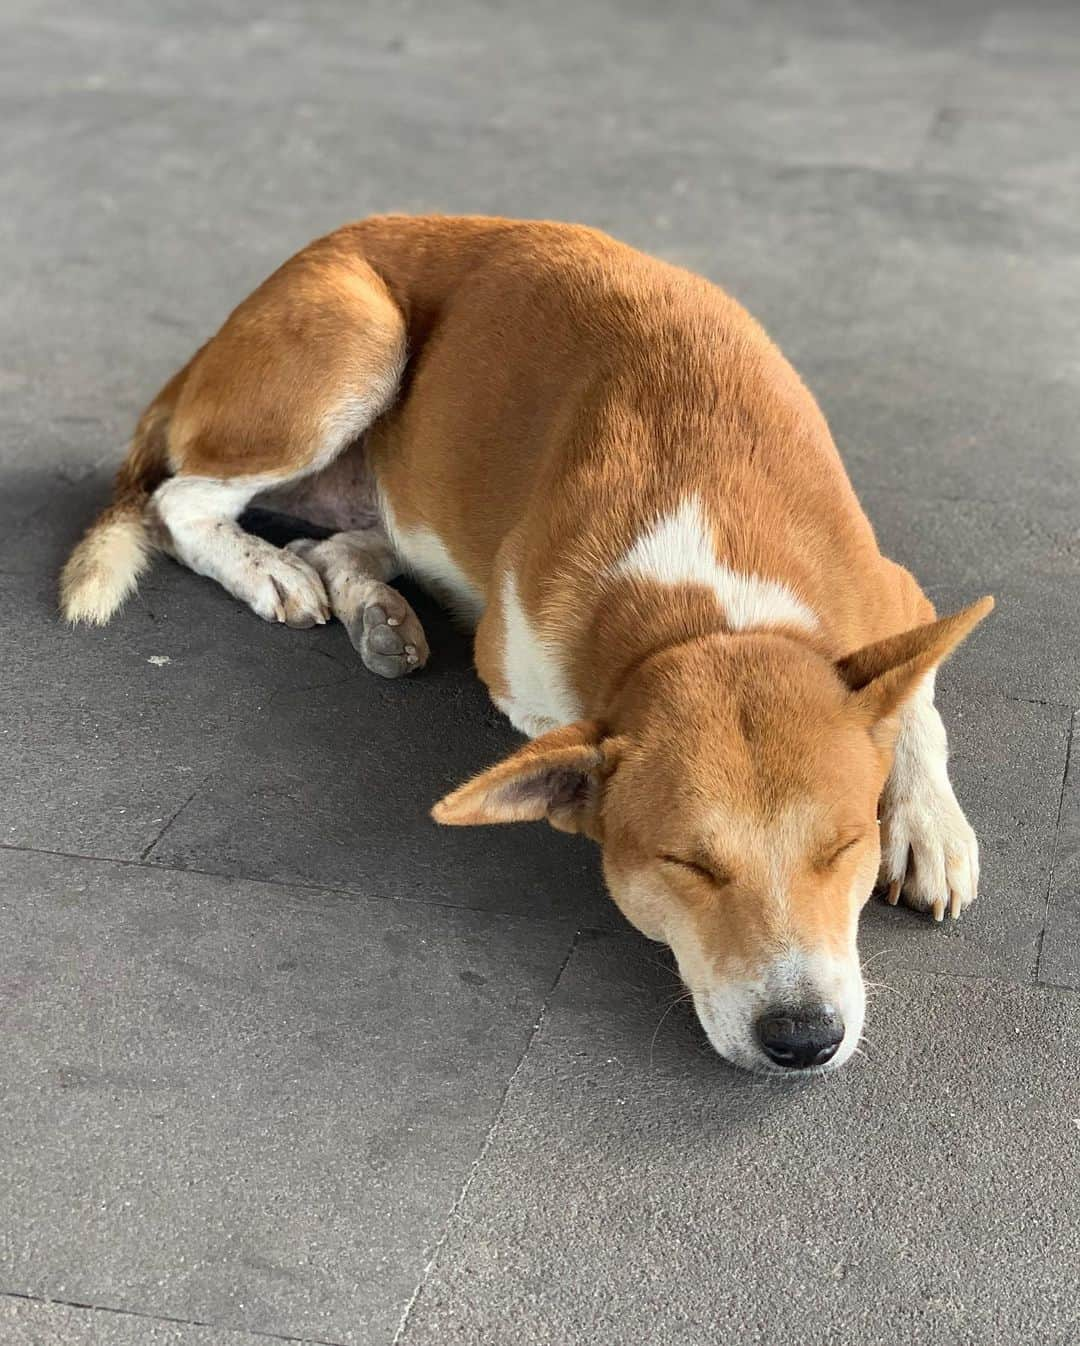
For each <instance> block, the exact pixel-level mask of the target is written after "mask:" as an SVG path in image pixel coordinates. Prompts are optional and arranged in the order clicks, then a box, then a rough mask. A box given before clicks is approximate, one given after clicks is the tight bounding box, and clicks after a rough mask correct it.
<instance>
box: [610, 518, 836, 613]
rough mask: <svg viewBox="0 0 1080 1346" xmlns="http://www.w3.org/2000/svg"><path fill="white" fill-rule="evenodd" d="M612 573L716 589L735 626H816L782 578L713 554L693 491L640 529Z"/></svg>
mask: <svg viewBox="0 0 1080 1346" xmlns="http://www.w3.org/2000/svg"><path fill="white" fill-rule="evenodd" d="M613 574H615V575H620V576H635V577H638V578H641V579H647V580H653V581H655V582H656V583H657V584H702V585H704V586H705V587H706V588H708V589H711V590H712V591H713V593H714V594H715V595H716V601H717V602H718V603H719V604H720V606H721V607H722V608H723V610H724V615H725V617H726V618H727V623H728V625H729V626H730V627H731V628H732V630H735V631H751V630H754V629H756V628H758V627H769V626H798V627H801V628H802V629H803V630H806V631H814V630H816V629H817V624H818V623H817V618H816V617H815V616H814V614H813V612H811V610H810V609H809V608H808V607H807V606H806V604H805V603H803V602H802V600H801V599H799V598H797V597H796V596H795V594H794V593H793V592H792V591H791V589H790V588H788V586H787V585H786V584H783V583H782V582H781V581H779V580H770V579H765V578H764V577H763V576H761V575H747V574H742V573H740V572H739V571H737V570H732V569H731V567H730V566H726V565H723V564H721V563H720V562H719V561H718V560H717V559H716V552H715V550H714V548H713V541H712V529H711V528H710V527H709V522H708V519H707V518H706V517H705V511H704V510H703V509H702V506H701V501H700V500H699V499H698V498H697V497H696V496H687V497H686V499H684V500H683V501H682V502H681V503H680V504H679V505H678V507H677V508H676V509H674V510H672V511H671V513H670V514H665V515H663V516H661V518H659V519H657V521H656V523H654V524H653V525H652V527H651V528H649V530H648V531H647V532H644V533H642V534H641V535H640V536H639V537H638V538H637V539H636V541H635V542H634V544H633V546H632V547H630V549H629V551H627V553H626V555H625V556H624V557H623V558H622V560H621V561H619V562H618V564H617V565H616V566H615V567H614V570H613Z"/></svg>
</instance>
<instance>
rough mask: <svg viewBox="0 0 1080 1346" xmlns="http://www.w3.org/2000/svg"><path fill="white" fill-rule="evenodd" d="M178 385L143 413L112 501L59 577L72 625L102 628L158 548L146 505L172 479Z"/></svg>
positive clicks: (62, 602)
mask: <svg viewBox="0 0 1080 1346" xmlns="http://www.w3.org/2000/svg"><path fill="white" fill-rule="evenodd" d="M177 381H178V380H176V379H174V380H173V383H170V384H167V385H166V387H165V388H164V389H163V390H162V392H161V394H160V395H159V396H158V397H157V398H155V400H154V401H153V402H152V403H151V404H150V406H149V407H148V408H147V409H146V411H145V412H144V413H143V415H142V417H141V419H140V420H139V423H138V425H137V426H136V427H135V434H134V435H133V436H132V440H131V447H130V449H129V450H128V455H127V458H126V459H125V460H124V463H123V466H122V467H121V468H120V471H119V472H118V473H117V474H116V485H115V488H114V491H113V499H112V503H111V504H110V505H109V506H108V507H107V508H106V509H105V510H104V511H103V512H102V513H101V514H100V515H98V517H97V518H96V519H95V520H94V522H93V523H92V524H91V525H90V527H89V528H88V529H87V530H86V532H85V533H84V534H83V537H82V540H81V541H80V542H79V544H78V546H76V548H75V550H74V551H73V552H72V553H71V555H70V556H69V557H68V561H67V564H66V565H65V566H64V569H63V571H62V572H61V574H60V611H61V613H62V614H63V616H64V617H65V618H66V619H67V620H68V621H69V622H71V623H72V625H75V624H77V623H78V622H86V623H87V624H88V625H90V626H104V624H105V623H106V622H107V621H108V620H109V618H110V617H111V616H112V615H113V614H114V613H115V612H116V611H117V609H118V608H119V607H120V605H121V604H122V603H123V602H124V601H125V600H126V599H128V598H130V597H131V595H132V594H133V593H134V592H135V587H136V585H137V584H138V582H139V577H140V576H141V575H142V574H143V572H144V571H145V570H146V568H147V567H148V566H149V564H150V560H151V557H152V556H153V554H154V552H155V551H156V550H158V548H157V545H156V544H155V541H154V536H153V533H152V531H151V529H150V527H149V525H148V521H147V505H148V504H149V502H150V497H151V495H153V493H154V491H155V490H156V489H157V487H158V486H159V485H160V484H161V483H162V482H163V481H164V480H165V478H166V477H167V476H168V475H169V460H168V449H167V435H168V429H169V421H170V419H171V416H172V408H173V404H174V402H175V397H176V393H177V392H178V391H179V389H178V388H176V389H174V388H173V384H174V383H176V382H177ZM169 394H172V395H171V396H170V395H169Z"/></svg>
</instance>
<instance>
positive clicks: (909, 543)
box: [863, 489, 1080, 706]
mask: <svg viewBox="0 0 1080 1346" xmlns="http://www.w3.org/2000/svg"><path fill="white" fill-rule="evenodd" d="M863 504H864V506H865V508H866V511H867V513H868V515H869V516H870V519H871V522H872V523H873V524H874V527H875V529H876V531H877V534H878V539H879V541H880V543H881V547H882V550H883V551H884V552H885V554H886V555H887V556H891V557H892V558H893V560H895V561H899V562H900V563H901V564H902V565H905V566H907V567H908V569H909V570H911V571H912V572H913V573H914V574H915V575H916V577H917V578H918V580H919V581H920V583H921V584H922V586H923V588H924V590H925V591H926V593H927V594H929V596H930V598H931V599H932V600H933V602H934V603H935V604H936V606H937V609H938V611H939V612H943V613H944V612H950V611H952V610H954V609H956V608H960V607H963V606H964V604H966V603H970V602H972V601H973V600H974V599H975V598H978V597H980V596H981V595H982V594H986V593H990V594H993V595H994V596H995V598H996V599H997V607H996V608H995V609H994V612H993V613H992V615H991V616H990V617H989V618H988V619H987V621H986V622H985V623H984V624H983V626H982V627H980V629H979V630H978V631H977V632H976V633H975V635H974V636H972V637H971V639H970V640H968V641H967V642H965V644H964V645H963V646H962V647H961V649H960V650H959V651H958V652H957V654H956V656H955V657H954V659H953V660H952V662H951V663H950V665H949V668H950V670H955V672H954V673H953V676H955V677H956V678H957V679H958V681H962V682H963V684H964V685H966V686H968V687H971V688H973V689H985V690H993V691H996V692H1000V693H1004V694H1005V695H1007V696H1012V697H1019V698H1021V699H1029V700H1036V701H1047V702H1056V703H1057V704H1059V705H1065V706H1075V705H1076V704H1077V703H1078V702H1080V666H1078V664H1077V659H1076V632H1077V630H1080V584H1078V583H1077V580H1078V578H1080V547H1078V546H1077V539H1078V537H1080V512H1078V510H1077V508H1076V507H1075V506H1074V505H1067V506H1061V507H1057V508H1055V507H1051V506H1049V505H1041V506H1039V505H1032V504H1028V503H1027V502H1024V501H1018V502H1004V503H997V502H994V501H981V500H969V499H964V498H960V499H954V500H947V499H946V500H941V499H939V500H934V499H931V498H926V497H924V498H923V499H921V500H911V499H908V498H907V497H905V496H902V495H896V494H894V493H892V492H887V491H886V492H879V491H878V490H877V489H866V490H864V491H863Z"/></svg>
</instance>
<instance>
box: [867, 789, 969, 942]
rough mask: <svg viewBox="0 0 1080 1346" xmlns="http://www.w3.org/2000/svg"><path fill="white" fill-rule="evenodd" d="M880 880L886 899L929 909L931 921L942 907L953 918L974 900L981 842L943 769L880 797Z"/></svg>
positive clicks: (937, 918) (940, 913) (938, 916)
mask: <svg viewBox="0 0 1080 1346" xmlns="http://www.w3.org/2000/svg"><path fill="white" fill-rule="evenodd" d="M879 882H880V884H881V886H882V887H883V888H884V889H885V900H886V901H887V902H889V903H891V904H892V905H893V906H895V905H896V903H897V902H900V901H903V902H904V903H905V904H906V905H907V906H909V907H913V908H914V909H915V910H916V911H927V912H931V913H932V914H933V917H934V920H935V921H941V920H944V918H945V913H946V911H947V912H948V913H949V915H950V916H951V917H952V918H953V919H954V920H955V919H956V918H957V917H958V916H959V915H960V913H961V912H962V911H963V910H964V908H965V907H967V906H970V905H971V903H972V902H974V901H975V898H976V896H977V894H978V889H979V843H978V842H977V841H976V839H975V833H974V832H973V831H972V829H971V825H970V823H969V822H968V820H967V819H966V818H965V817H964V811H963V809H961V807H960V805H959V804H958V803H957V800H956V796H955V794H953V789H952V785H951V784H950V783H949V779H948V777H947V776H945V775H944V773H942V778H941V779H927V780H923V781H919V782H918V783H917V784H916V783H914V782H912V783H911V785H910V786H909V788H908V790H907V791H905V792H904V793H903V794H898V795H894V796H892V797H889V796H888V795H887V796H886V798H885V799H884V800H883V802H882V818H881V871H880V875H879Z"/></svg>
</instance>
